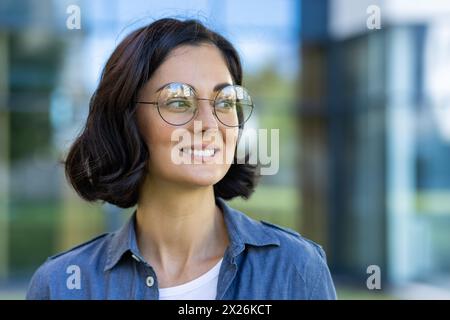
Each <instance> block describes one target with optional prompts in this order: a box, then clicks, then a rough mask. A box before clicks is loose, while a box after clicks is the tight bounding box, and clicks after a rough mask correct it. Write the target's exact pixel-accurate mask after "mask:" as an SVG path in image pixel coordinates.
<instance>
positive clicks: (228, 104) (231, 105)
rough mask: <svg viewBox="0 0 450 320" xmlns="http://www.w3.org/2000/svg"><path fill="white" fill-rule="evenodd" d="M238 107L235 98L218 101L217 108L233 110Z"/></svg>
mask: <svg viewBox="0 0 450 320" xmlns="http://www.w3.org/2000/svg"><path fill="white" fill-rule="evenodd" d="M235 108H236V101H235V100H220V101H218V102H217V103H216V110H219V111H224V112H225V111H231V110H233V109H235Z"/></svg>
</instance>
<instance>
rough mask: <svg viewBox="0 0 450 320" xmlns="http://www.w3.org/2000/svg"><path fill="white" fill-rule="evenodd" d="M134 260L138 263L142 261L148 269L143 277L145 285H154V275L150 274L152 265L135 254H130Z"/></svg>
mask: <svg viewBox="0 0 450 320" xmlns="http://www.w3.org/2000/svg"><path fill="white" fill-rule="evenodd" d="M131 256H132V257H133V259H134V260H136V261H137V262H139V263H143V264H144V266H145V267H146V269H147V271H148V275H147V276H146V278H145V285H146V286H147V287H149V288H151V287H153V286H154V285H155V277H154V276H153V275H152V274H151V273H152V270H153V269H152V267H151V266H150V265H149V264H148V263H147V262H146V261H144V260H142V259H141V258H140V257H138V256H137V255H135V254H132V255H131Z"/></svg>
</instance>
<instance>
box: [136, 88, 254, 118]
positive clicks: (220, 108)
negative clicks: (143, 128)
mask: <svg viewBox="0 0 450 320" xmlns="http://www.w3.org/2000/svg"><path fill="white" fill-rule="evenodd" d="M200 100H206V101H212V102H213V106H214V111H213V113H214V115H215V117H216V118H217V120H218V121H219V122H220V123H222V124H224V125H225V126H227V127H239V126H242V125H243V124H244V123H245V122H246V121H247V120H248V119H249V118H250V115H251V114H252V111H253V107H254V104H253V101H252V98H251V97H250V95H249V93H248V92H247V90H246V89H245V88H243V87H241V86H238V85H227V86H225V87H223V88H222V89H220V90H219V91H218V92H217V94H216V97H215V98H214V100H211V99H203V98H198V97H197V96H196V93H195V89H194V88H192V87H191V86H190V85H188V84H185V83H181V82H172V83H169V84H167V85H166V86H164V87H163V88H162V89H161V90H160V91H159V94H158V99H157V101H150V102H147V101H138V102H137V103H142V104H151V105H156V106H157V108H158V113H159V115H160V116H161V118H162V119H163V120H164V121H165V122H167V123H168V124H171V125H174V126H181V125H184V124H186V123H188V122H189V121H191V120H192V119H194V118H195V117H196V116H197V114H198V101H200Z"/></svg>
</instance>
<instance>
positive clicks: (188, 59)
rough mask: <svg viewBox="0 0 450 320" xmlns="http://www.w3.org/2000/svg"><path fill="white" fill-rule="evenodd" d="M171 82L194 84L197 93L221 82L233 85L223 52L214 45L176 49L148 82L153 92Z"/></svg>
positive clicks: (186, 46)
mask: <svg viewBox="0 0 450 320" xmlns="http://www.w3.org/2000/svg"><path fill="white" fill-rule="evenodd" d="M169 82H184V83H189V84H191V85H192V86H193V87H194V88H195V89H196V90H198V91H202V90H212V88H213V87H214V86H215V85H217V84H218V83H223V82H227V83H233V80H232V76H231V74H230V72H229V70H228V67H227V64H226V62H225V59H224V57H223V56H222V53H221V52H220V50H219V49H218V48H217V47H216V46H214V45H212V44H201V45H195V46H193V45H183V46H180V47H178V48H175V49H174V50H173V51H172V52H171V53H170V54H169V55H168V56H167V58H166V60H165V61H164V62H163V63H162V64H161V66H160V67H159V68H158V69H157V70H156V72H155V73H154V75H153V76H152V78H151V79H150V81H149V86H150V88H151V89H152V90H153V91H154V90H156V89H158V88H159V87H160V86H161V85H163V84H166V83H169Z"/></svg>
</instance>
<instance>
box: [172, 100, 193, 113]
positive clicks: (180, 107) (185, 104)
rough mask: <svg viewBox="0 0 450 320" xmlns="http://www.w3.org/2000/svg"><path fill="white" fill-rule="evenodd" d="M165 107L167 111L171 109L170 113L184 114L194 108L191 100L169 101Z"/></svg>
mask: <svg viewBox="0 0 450 320" xmlns="http://www.w3.org/2000/svg"><path fill="white" fill-rule="evenodd" d="M165 107H166V108H167V109H169V110H170V111H174V112H183V111H186V110H189V109H191V108H192V107H193V106H192V102H191V101H189V100H183V99H178V100H169V101H167V102H166V103H165Z"/></svg>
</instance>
